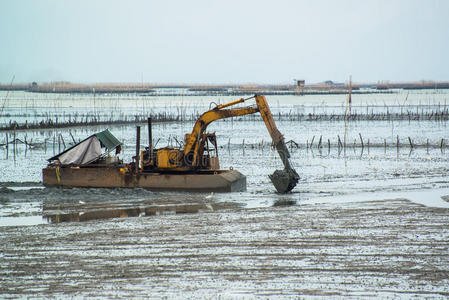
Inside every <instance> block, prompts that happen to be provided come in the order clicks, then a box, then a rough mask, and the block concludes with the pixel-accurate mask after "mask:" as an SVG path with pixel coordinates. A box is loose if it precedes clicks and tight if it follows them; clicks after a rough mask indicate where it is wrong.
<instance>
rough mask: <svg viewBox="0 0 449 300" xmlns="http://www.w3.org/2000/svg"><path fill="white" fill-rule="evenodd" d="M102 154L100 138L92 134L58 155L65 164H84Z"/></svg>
mask: <svg viewBox="0 0 449 300" xmlns="http://www.w3.org/2000/svg"><path fill="white" fill-rule="evenodd" d="M100 155H101V143H100V140H99V139H98V138H97V137H96V136H92V137H90V138H89V139H87V140H85V141H83V142H82V143H80V144H78V145H76V146H75V147H73V148H72V149H70V150H68V151H67V152H65V153H63V154H61V155H60V156H59V157H58V160H59V161H60V163H61V164H63V165H71V164H73V165H84V164H88V163H90V162H92V161H94V160H95V159H97V158H98V157H100Z"/></svg>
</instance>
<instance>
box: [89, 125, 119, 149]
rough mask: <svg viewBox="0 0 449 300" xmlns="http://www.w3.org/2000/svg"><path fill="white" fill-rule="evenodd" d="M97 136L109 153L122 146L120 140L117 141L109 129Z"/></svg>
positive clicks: (96, 134)
mask: <svg viewBox="0 0 449 300" xmlns="http://www.w3.org/2000/svg"><path fill="white" fill-rule="evenodd" d="M95 136H96V137H97V138H98V139H99V140H100V142H101V144H102V145H103V146H104V147H105V148H106V149H108V150H109V151H112V150H114V149H115V148H117V146H119V145H121V144H122V143H121V142H120V141H119V140H117V138H116V137H115V136H113V135H112V133H111V132H109V129H106V130H105V131H102V132H99V133H95Z"/></svg>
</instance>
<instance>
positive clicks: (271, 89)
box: [0, 81, 449, 96]
mask: <svg viewBox="0 0 449 300" xmlns="http://www.w3.org/2000/svg"><path fill="white" fill-rule="evenodd" d="M351 89H352V93H353V94H377V93H382V94H383V93H393V92H394V90H398V89H402V90H416V89H449V82H434V81H417V82H396V83H394V82H391V83H390V82H379V83H353V84H352V86H351ZM0 91H26V92H32V93H63V94H108V93H113V94H123V93H124V94H127V93H141V94H142V95H143V96H240V95H252V94H264V95H323V94H325V95H339V94H347V93H348V92H349V86H348V84H347V83H334V82H332V81H326V82H323V83H317V84H308V85H302V86H296V85H293V84H291V85H281V84H278V85H258V84H242V85H238V84H236V85H201V84H191V85H189V84H150V83H96V84H77V83H71V82H50V83H36V82H32V83H25V84H0Z"/></svg>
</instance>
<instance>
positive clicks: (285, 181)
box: [184, 95, 299, 193]
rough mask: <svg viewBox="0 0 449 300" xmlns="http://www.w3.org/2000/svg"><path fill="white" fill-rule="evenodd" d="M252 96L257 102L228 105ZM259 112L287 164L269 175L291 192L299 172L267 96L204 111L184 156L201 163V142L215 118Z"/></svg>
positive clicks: (282, 191) (278, 189)
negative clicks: (234, 106)
mask: <svg viewBox="0 0 449 300" xmlns="http://www.w3.org/2000/svg"><path fill="white" fill-rule="evenodd" d="M252 98H255V100H256V104H257V106H247V107H241V108H230V109H224V108H226V107H229V106H233V105H236V104H239V103H243V102H245V101H247V100H249V99H252ZM257 112H259V113H260V114H261V116H262V119H263V120H264V122H265V125H266V127H267V129H268V132H269V133H270V136H271V139H272V140H273V144H274V146H275V147H276V150H277V151H278V153H279V156H280V158H281V160H282V163H283V164H284V170H276V171H275V172H274V173H273V174H272V175H270V176H269V177H270V179H271V181H272V182H273V184H274V186H275V188H276V190H277V191H278V192H279V193H287V192H289V191H291V190H292V189H293V188H294V187H295V186H296V184H297V183H298V180H299V175H298V173H296V171H295V169H294V168H293V167H292V166H291V163H290V153H289V151H288V149H287V146H286V144H285V141H284V137H283V136H282V134H281V133H280V132H279V130H278V129H277V127H276V124H275V122H274V119H273V116H272V114H271V111H270V108H269V107H268V103H267V100H266V99H265V97H264V96H261V95H255V96H253V97H250V98H247V99H243V98H242V99H239V100H236V101H233V102H229V103H226V104H220V105H217V106H216V107H214V108H213V109H211V110H209V111H207V112H205V113H203V114H202V115H201V116H200V117H199V118H198V120H197V121H196V123H195V125H194V127H193V130H192V133H191V134H189V135H188V136H187V138H186V145H185V148H184V157H185V158H187V161H190V162H191V166H193V167H195V166H196V165H197V164H198V157H199V147H200V144H201V141H200V138H201V137H202V135H203V132H204V131H205V130H206V128H207V126H208V125H209V124H210V123H211V122H213V121H215V120H219V119H224V118H230V117H237V116H243V115H248V114H254V113H257Z"/></svg>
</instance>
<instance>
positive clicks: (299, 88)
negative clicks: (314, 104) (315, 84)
mask: <svg viewBox="0 0 449 300" xmlns="http://www.w3.org/2000/svg"><path fill="white" fill-rule="evenodd" d="M293 81H294V82H295V89H296V94H297V95H301V93H302V92H303V90H304V86H305V85H306V81H305V80H304V79H293Z"/></svg>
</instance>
